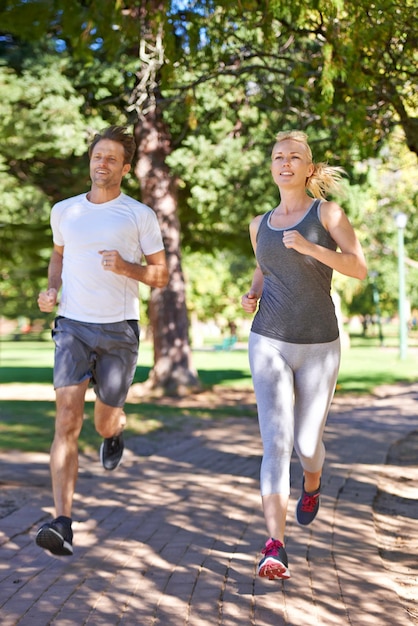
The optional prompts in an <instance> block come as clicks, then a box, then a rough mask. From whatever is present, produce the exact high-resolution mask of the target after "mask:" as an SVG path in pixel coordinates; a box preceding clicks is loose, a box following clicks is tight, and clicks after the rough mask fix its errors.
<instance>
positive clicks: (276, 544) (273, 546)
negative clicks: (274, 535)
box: [261, 539, 283, 555]
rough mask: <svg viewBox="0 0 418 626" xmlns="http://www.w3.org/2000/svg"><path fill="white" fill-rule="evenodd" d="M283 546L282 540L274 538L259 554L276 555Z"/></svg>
mask: <svg viewBox="0 0 418 626" xmlns="http://www.w3.org/2000/svg"><path fill="white" fill-rule="evenodd" d="M282 546H283V544H282V542H281V541H279V540H278V539H276V540H275V541H272V542H271V543H270V544H269V545H268V546H266V547H265V548H263V549H262V550H261V554H273V553H274V554H275V555H277V553H278V551H279V549H280V548H281V547H282Z"/></svg>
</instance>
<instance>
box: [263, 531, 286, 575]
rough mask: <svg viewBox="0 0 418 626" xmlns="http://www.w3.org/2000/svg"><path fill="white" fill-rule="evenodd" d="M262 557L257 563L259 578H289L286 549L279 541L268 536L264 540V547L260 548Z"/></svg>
mask: <svg viewBox="0 0 418 626" xmlns="http://www.w3.org/2000/svg"><path fill="white" fill-rule="evenodd" d="M262 553H263V554H264V557H263V558H262V559H261V561H260V563H259V564H258V575H259V576H261V578H269V579H270V580H274V579H275V578H282V579H284V580H286V579H288V578H290V572H289V569H288V562H287V554H286V550H285V549H284V546H283V544H282V542H281V541H279V540H278V539H273V538H270V539H268V540H267V541H266V547H265V548H264V549H263V550H262Z"/></svg>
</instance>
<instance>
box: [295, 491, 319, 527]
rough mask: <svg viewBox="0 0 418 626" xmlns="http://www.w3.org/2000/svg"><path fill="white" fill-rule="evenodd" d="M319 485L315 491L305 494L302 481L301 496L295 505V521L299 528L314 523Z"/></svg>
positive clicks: (317, 507)
mask: <svg viewBox="0 0 418 626" xmlns="http://www.w3.org/2000/svg"><path fill="white" fill-rule="evenodd" d="M320 493H321V485H319V488H318V489H316V491H312V492H311V493H307V492H306V491H305V481H303V486H302V495H301V496H300V498H299V500H298V503H297V505H296V521H297V523H298V524H299V525H300V526H307V525H308V524H310V523H311V522H313V521H314V519H315V517H316V514H317V513H318V509H319V495H320Z"/></svg>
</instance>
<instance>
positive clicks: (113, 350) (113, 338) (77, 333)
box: [52, 317, 139, 407]
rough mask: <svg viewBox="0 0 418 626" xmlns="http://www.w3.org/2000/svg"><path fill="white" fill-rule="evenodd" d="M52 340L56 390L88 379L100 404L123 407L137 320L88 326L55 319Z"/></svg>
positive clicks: (136, 340)
mask: <svg viewBox="0 0 418 626" xmlns="http://www.w3.org/2000/svg"><path fill="white" fill-rule="evenodd" d="M52 338H53V340H54V342H55V359H54V388H55V389H58V388H59V387H68V386H70V385H78V384H80V383H82V382H83V381H85V380H87V379H91V381H92V383H93V387H94V391H95V393H96V395H97V397H98V398H99V399H100V400H101V401H102V402H104V403H105V404H107V405H109V406H113V407H122V406H123V405H124V403H125V400H126V396H127V394H128V391H129V387H130V386H131V384H132V381H133V378H134V375H135V370H136V365H137V360H138V347H139V327H138V322H137V321H136V320H128V321H123V322H114V323H111V324H90V323H87V322H78V321H76V320H71V319H68V318H66V317H57V318H56V320H55V326H54V329H53V331H52Z"/></svg>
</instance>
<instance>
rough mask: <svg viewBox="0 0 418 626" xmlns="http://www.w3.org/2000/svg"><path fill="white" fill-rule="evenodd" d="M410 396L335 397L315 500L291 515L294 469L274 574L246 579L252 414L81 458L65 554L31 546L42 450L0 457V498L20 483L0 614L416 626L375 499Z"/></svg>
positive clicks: (104, 621)
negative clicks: (390, 566)
mask: <svg viewBox="0 0 418 626" xmlns="http://www.w3.org/2000/svg"><path fill="white" fill-rule="evenodd" d="M417 399H418V385H415V386H410V387H407V388H405V389H399V393H398V394H396V395H391V396H390V397H387V398H385V397H383V398H380V399H379V398H377V399H374V400H373V402H371V403H370V405H368V406H364V402H358V403H357V402H355V401H352V402H351V403H350V404H347V403H346V401H342V400H337V401H336V403H335V405H334V407H333V410H332V413H331V416H330V419H329V422H328V428H327V435H326V445H327V461H326V466H325V472H324V477H323V497H322V504H321V509H320V513H319V516H318V518H317V520H316V521H315V523H314V524H313V525H312V526H311V527H309V528H307V529H303V528H300V527H299V526H297V524H296V523H295V522H294V505H295V501H296V499H297V497H298V495H299V494H298V490H299V486H300V481H301V472H300V468H299V467H298V465H297V464H296V463H294V465H293V467H292V484H293V488H292V500H291V506H290V510H289V522H288V538H287V546H286V547H287V552H288V555H289V567H290V571H291V575H292V578H291V579H290V580H289V581H286V582H284V583H283V582H278V581H274V582H273V581H267V580H262V579H259V578H257V577H256V575H255V573H256V565H257V562H258V560H259V558H260V549H261V548H262V546H263V544H264V541H265V540H266V532H265V528H264V522H263V518H262V513H261V508H260V497H259V491H258V471H259V464H260V454H261V448H260V441H259V435H258V429H257V424H256V421H255V420H254V419H250V418H248V419H247V418H241V419H238V418H234V419H229V420H226V421H221V422H216V423H213V422H212V423H207V424H201V425H200V426H199V427H198V428H196V429H190V430H189V431H187V432H183V433H175V434H169V435H163V436H158V437H156V438H155V439H154V440H153V439H141V438H134V439H130V440H128V444H127V448H128V449H127V453H126V455H125V460H124V464H123V465H122V466H121V467H120V468H119V469H118V470H116V472H115V473H113V474H110V473H108V472H105V471H104V470H103V469H102V468H101V466H100V464H99V462H98V459H97V457H96V456H95V455H92V456H91V457H82V458H81V468H80V476H79V482H78V488H77V496H76V501H75V506H74V520H75V521H74V524H73V530H74V556H73V557H60V558H58V557H53V556H51V555H49V553H46V552H44V551H43V550H41V549H40V548H38V547H37V546H36V545H35V543H34V535H35V532H36V529H37V528H38V526H39V525H40V524H41V523H42V522H43V521H45V520H48V519H49V518H50V515H51V513H52V508H51V495H50V488H49V474H48V457H47V455H42V454H31V455H25V454H20V453H12V452H9V453H7V454H3V455H0V481H1V483H3V487H4V485H7V489H6V487H4V488H3V489H0V495H2V493H3V499H4V494H6V496H5V497H6V500H7V493H9V497H10V498H11V499H13V489H15V490H16V489H18V490H23V491H24V493H25V494H26V501H23V502H22V503H21V506H20V508H18V509H17V510H15V511H14V512H12V513H9V514H5V515H4V517H2V519H0V624H1V626H12V625H19V626H47V625H49V624H53V625H55V626H81V625H84V624H88V625H89V626H101V625H103V626H113V625H116V624H118V625H119V624H120V625H126V626H157V625H159V626H221V625H222V626H233V625H235V624H240V625H245V626H247V625H248V626H254V625H257V626H258V625H260V626H261V625H263V626H264V625H270V626H282V625H286V626H311V625H317V624H318V625H319V624H320V625H331V624H333V625H335V626H346V625H347V626H367V625H368V624H373V625H374V626H389V625H390V626H407V625H409V626H410V625H411V624H413V623H414V622H413V621H412V619H411V617H410V616H409V615H408V613H407V611H406V610H405V608H404V606H402V604H401V602H400V600H399V598H398V596H397V594H396V592H395V590H394V586H393V580H392V579H391V578H390V577H389V576H388V572H387V570H386V569H385V567H384V564H383V561H382V559H381V557H380V555H379V550H378V540H377V536H376V531H375V524H374V519H373V510H372V505H373V501H374V498H375V496H376V486H377V483H378V480H379V476H380V473H381V470H382V467H383V464H384V463H385V460H386V457H387V454H388V450H389V448H390V446H391V445H392V444H393V443H394V442H396V441H397V440H398V439H400V438H402V437H404V436H405V435H407V434H408V433H409V432H411V431H413V430H415V429H416V428H417V413H418V409H417V406H418V405H417ZM1 483H0V486H1ZM2 506H3V507H4V506H6V507H7V501H6V502H5V501H3V503H2ZM11 508H13V507H11ZM3 514H4V513H3ZM414 524H415V530H416V525H417V520H416V519H411V525H414ZM415 623H416V622H415Z"/></svg>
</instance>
